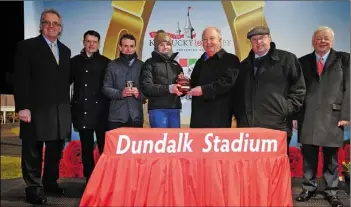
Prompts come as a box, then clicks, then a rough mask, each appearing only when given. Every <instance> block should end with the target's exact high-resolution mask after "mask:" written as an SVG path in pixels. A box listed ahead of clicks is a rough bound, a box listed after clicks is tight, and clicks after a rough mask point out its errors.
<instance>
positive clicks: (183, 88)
mask: <svg viewBox="0 0 351 207" xmlns="http://www.w3.org/2000/svg"><path fill="white" fill-rule="evenodd" d="M177 84H179V85H180V87H179V91H180V92H182V93H187V92H188V91H189V90H190V79H189V78H188V77H186V76H184V74H183V73H180V74H179V75H178V79H177Z"/></svg>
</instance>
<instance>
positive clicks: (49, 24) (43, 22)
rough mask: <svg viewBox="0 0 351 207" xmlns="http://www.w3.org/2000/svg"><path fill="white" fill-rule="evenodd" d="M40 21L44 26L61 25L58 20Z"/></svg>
mask: <svg viewBox="0 0 351 207" xmlns="http://www.w3.org/2000/svg"><path fill="white" fill-rule="evenodd" d="M41 23H42V24H43V25H45V26H53V27H60V26H61V24H60V23H59V22H56V21H54V22H50V21H47V20H45V21H42V22H41Z"/></svg>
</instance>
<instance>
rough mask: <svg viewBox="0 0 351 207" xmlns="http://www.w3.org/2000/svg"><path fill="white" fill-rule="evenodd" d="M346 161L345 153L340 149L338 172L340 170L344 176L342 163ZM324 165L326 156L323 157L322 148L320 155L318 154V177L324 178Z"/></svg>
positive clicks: (340, 173)
mask: <svg viewBox="0 0 351 207" xmlns="http://www.w3.org/2000/svg"><path fill="white" fill-rule="evenodd" d="M343 160H345V153H344V149H343V148H339V150H338V170H339V175H342V170H343V169H342V164H341V163H342V161H343ZM323 164H324V156H323V150H322V148H321V147H320V148H319V154H318V169H317V177H322V176H323Z"/></svg>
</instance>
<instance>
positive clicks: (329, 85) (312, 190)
mask: <svg viewBox="0 0 351 207" xmlns="http://www.w3.org/2000/svg"><path fill="white" fill-rule="evenodd" d="M333 43H334V32H333V30H332V29H330V28H329V27H319V28H318V29H317V30H316V31H315V32H314V34H313V39H312V44H313V47H314V52H312V53H310V54H307V55H305V56H303V57H301V58H300V59H299V61H300V63H301V66H302V69H303V73H304V78H305V82H306V86H307V92H306V98H305V101H304V104H303V108H302V110H301V111H300V113H299V116H298V128H299V141H300V143H301V144H302V154H303V159H304V181H303V191H302V193H301V194H300V195H299V196H298V197H297V198H296V200H297V201H301V202H302V201H307V200H309V199H310V198H311V197H312V196H313V195H315V194H316V192H317V182H316V172H317V166H318V152H319V147H322V149H323V155H324V159H323V160H324V164H323V165H324V168H323V171H324V172H323V177H324V181H325V184H326V189H325V194H326V199H327V200H328V201H329V203H330V205H331V206H332V207H341V206H343V204H342V203H341V201H340V200H339V198H338V196H337V190H338V189H337V187H338V179H339V178H338V149H339V147H342V146H343V138H344V127H345V126H347V125H349V120H350V81H349V79H350V54H349V53H345V52H338V51H335V50H334V49H333V48H332V47H333Z"/></svg>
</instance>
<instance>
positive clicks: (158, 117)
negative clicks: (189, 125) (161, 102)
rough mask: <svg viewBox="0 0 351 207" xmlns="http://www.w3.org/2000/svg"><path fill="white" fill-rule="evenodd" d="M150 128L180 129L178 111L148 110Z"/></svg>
mask: <svg viewBox="0 0 351 207" xmlns="http://www.w3.org/2000/svg"><path fill="white" fill-rule="evenodd" d="M149 120H150V127H151V128H180V109H152V110H149Z"/></svg>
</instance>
